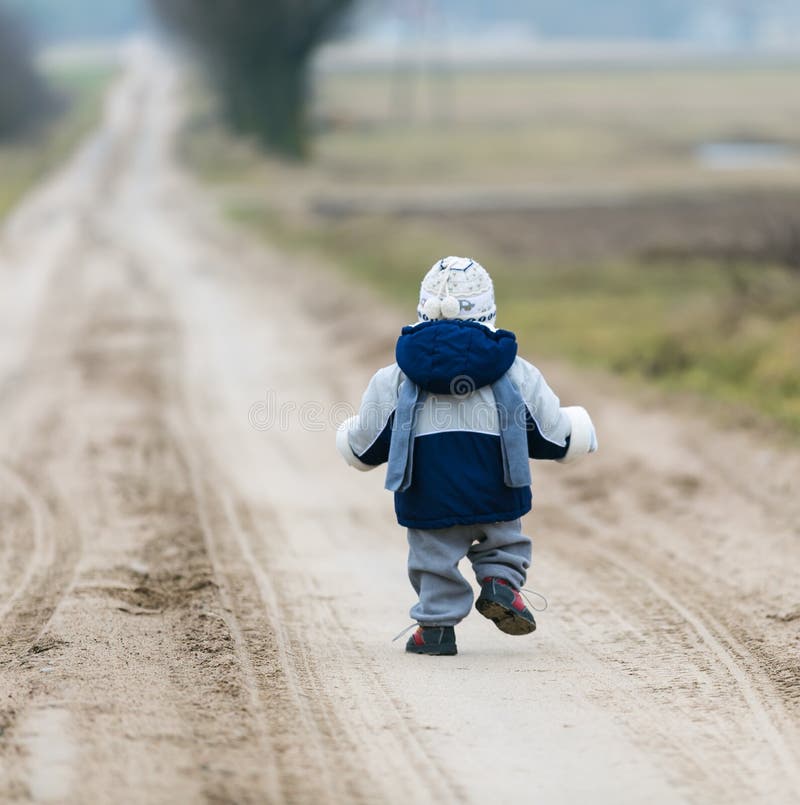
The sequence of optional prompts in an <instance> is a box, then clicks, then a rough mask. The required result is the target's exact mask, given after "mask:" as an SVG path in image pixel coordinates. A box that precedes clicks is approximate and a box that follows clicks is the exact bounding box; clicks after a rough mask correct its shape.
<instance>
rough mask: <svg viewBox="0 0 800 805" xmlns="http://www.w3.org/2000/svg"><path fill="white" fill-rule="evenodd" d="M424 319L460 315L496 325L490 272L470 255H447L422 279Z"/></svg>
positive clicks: (420, 313) (421, 317)
mask: <svg viewBox="0 0 800 805" xmlns="http://www.w3.org/2000/svg"><path fill="white" fill-rule="evenodd" d="M417 316H418V318H419V320H420V321H439V320H442V319H459V320H461V321H477V322H480V323H481V324H485V325H487V326H488V327H494V323H495V319H496V317H497V308H496V307H495V303H494V286H493V285H492V278H491V277H490V276H489V272H488V271H487V270H486V269H485V268H484V267H483V266H482V265H481V264H480V263H477V262H476V261H475V260H470V258H468V257H444V258H443V259H441V260H439V262H438V263H434V264H433V266H432V267H431V270H430V271H429V272H428V273H427V274H426V275H425V278H424V279H423V280H422V288H421V289H420V294H419V307H418V308H417Z"/></svg>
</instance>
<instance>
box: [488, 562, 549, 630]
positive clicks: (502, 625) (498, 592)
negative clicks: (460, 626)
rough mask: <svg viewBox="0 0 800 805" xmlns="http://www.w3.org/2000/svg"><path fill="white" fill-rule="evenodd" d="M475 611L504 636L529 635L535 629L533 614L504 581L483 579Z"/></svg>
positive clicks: (490, 578) (520, 597) (514, 590)
mask: <svg viewBox="0 0 800 805" xmlns="http://www.w3.org/2000/svg"><path fill="white" fill-rule="evenodd" d="M475 609H477V610H478V612H480V613H481V615H483V617H484V618H489V620H490V621H494V625H495V626H496V627H497V628H498V629H499V630H500V631H501V632H505V633H506V634H513V635H521V634H530V633H531V632H533V631H534V630H535V629H536V621H535V620H534V619H533V614H532V613H531V611H530V610H529V609H528V608H527V607H526V606H525V602H524V601H523V600H522V596H521V595H520V594H519V590H516V589H515V588H514V587H512V586H511V585H510V584H509V583H508V582H507V581H506V580H505V579H497V578H494V577H491V576H490V577H489V578H486V579H484V580H483V583H482V586H481V594H480V595H479V596H478V600H477V601H476V602H475Z"/></svg>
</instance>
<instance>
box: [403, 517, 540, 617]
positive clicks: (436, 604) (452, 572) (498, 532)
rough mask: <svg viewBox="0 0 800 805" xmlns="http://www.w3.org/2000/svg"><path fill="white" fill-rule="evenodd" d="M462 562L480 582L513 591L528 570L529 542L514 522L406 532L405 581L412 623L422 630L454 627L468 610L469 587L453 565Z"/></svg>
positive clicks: (518, 586)
mask: <svg viewBox="0 0 800 805" xmlns="http://www.w3.org/2000/svg"><path fill="white" fill-rule="evenodd" d="M465 556H466V557H467V558H468V559H469V560H470V562H472V569H473V570H474V571H475V576H476V578H477V579H478V582H479V583H480V582H481V581H483V579H485V578H486V577H487V576H494V577H496V578H499V579H505V580H506V581H507V582H509V584H511V585H512V586H514V587H516V588H517V589H519V588H520V587H522V586H523V585H524V584H525V578H526V575H527V570H528V568H529V567H530V566H531V541H530V538H528V537H526V536H525V535H524V534H523V533H522V524H521V522H520V520H510V521H508V522H504V523H483V524H480V525H459V526H453V527H452V528H437V529H434V530H430V531H424V530H421V529H417V528H409V529H408V578H409V579H410V581H411V585H412V586H413V588H414V589H415V590H416V592H417V595H418V596H419V602H418V603H417V604H415V605H414V606H413V607H412V608H411V617H412V619H413V620H415V621H417V622H418V623H421V624H423V625H425V626H455V624H457V623H458V622H459V621H461V620H463V619H464V618H465V617H466V616H467V615H468V614H469V611H470V609H471V607H472V599H473V595H472V587H471V586H470V583H469V582H468V581H467V580H466V579H465V578H464V577H463V576H462V575H461V572H460V571H459V569H458V563H459V562H460V561H461V560H462V559H463V558H464V557H465Z"/></svg>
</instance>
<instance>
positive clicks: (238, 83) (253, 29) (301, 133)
mask: <svg viewBox="0 0 800 805" xmlns="http://www.w3.org/2000/svg"><path fill="white" fill-rule="evenodd" d="M150 2H151V4H152V6H153V7H154V9H155V10H156V12H157V13H158V15H159V17H160V18H161V19H162V20H163V21H164V22H165V23H166V25H167V26H168V28H169V29H170V30H172V31H174V32H175V33H176V34H178V35H179V36H182V37H183V38H184V39H185V40H186V41H187V42H188V43H189V45H190V46H191V47H192V48H193V49H194V50H195V51H196V52H197V53H198V55H199V56H200V58H201V59H202V61H203V63H204V64H205V66H206V68H207V70H208V73H209V75H210V77H211V81H212V83H213V85H214V88H215V89H216V91H217V94H218V95H219V98H220V101H221V105H222V110H223V112H224V114H225V117H226V118H227V120H228V122H229V123H230V125H231V126H232V127H233V128H234V129H236V130H237V131H239V132H242V133H244V134H250V135H253V136H255V137H256V138H258V139H259V140H260V141H261V143H262V144H264V145H265V146H266V147H268V148H270V149H272V150H275V151H277V152H279V153H281V154H283V155H285V156H289V157H292V158H300V157H303V156H305V155H306V153H307V147H308V128H307V120H306V101H307V100H308V72H309V66H310V61H311V55H312V53H313V51H314V49H315V48H316V47H317V46H318V45H319V44H320V43H321V42H322V41H323V40H324V39H325V37H326V36H328V35H329V34H330V33H331V32H332V30H333V29H334V27H335V26H336V25H337V24H338V23H339V22H340V21H341V19H342V16H343V14H344V12H346V11H347V10H348V9H349V8H350V6H351V5H352V4H353V0H210V1H209V0H150Z"/></svg>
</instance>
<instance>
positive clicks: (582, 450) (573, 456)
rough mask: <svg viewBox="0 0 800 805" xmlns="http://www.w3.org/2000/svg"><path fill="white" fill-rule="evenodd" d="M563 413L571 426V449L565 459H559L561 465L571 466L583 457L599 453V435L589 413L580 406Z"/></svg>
mask: <svg viewBox="0 0 800 805" xmlns="http://www.w3.org/2000/svg"><path fill="white" fill-rule="evenodd" d="M561 411H562V412H563V413H564V415H565V416H566V417H567V418H568V419H569V421H570V424H571V426H572V427H571V429H570V438H569V449H568V450H567V454H566V455H565V456H564V458H560V459H558V461H559V462H560V463H561V464H571V463H572V462H573V461H576V460H577V459H579V458H580V457H581V456H585V455H587V454H588V453H594V452H596V451H597V433H596V432H595V429H594V423H593V422H592V418H591V417H590V416H589V412H588V411H587V410H586V409H585V408H582V407H581V406H580V405H571V406H568V407H567V408H562V409H561Z"/></svg>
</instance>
